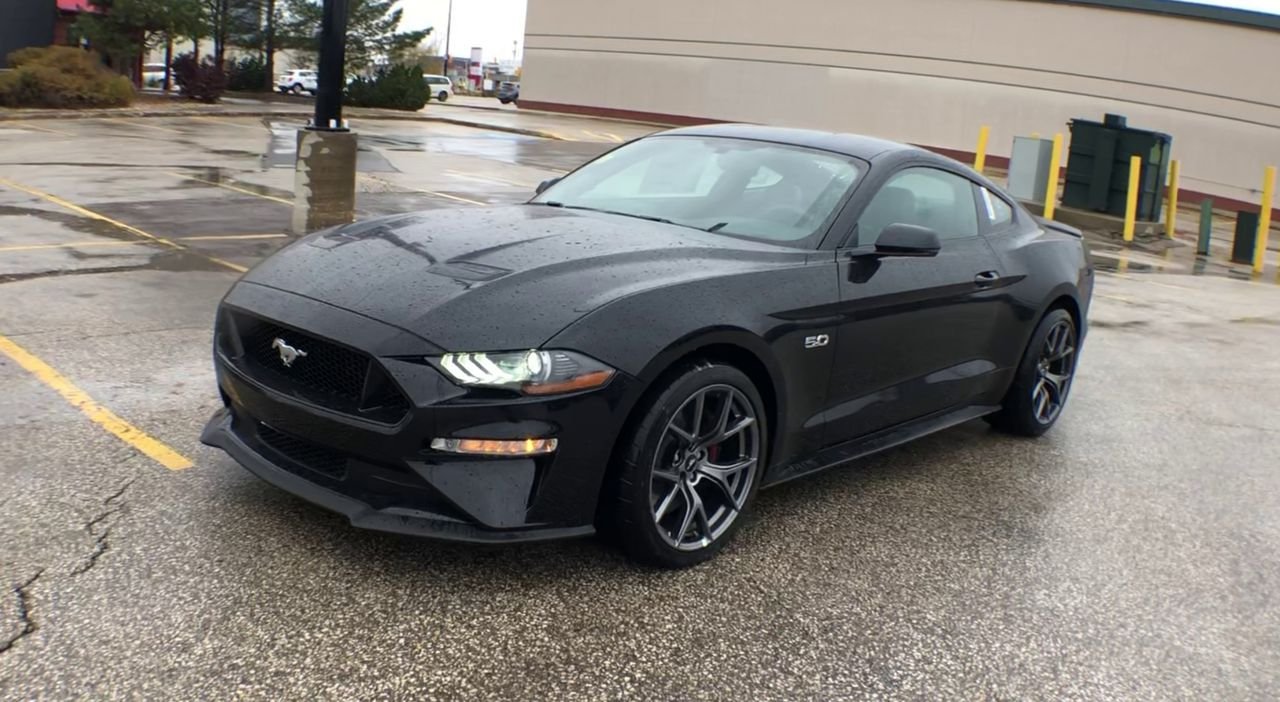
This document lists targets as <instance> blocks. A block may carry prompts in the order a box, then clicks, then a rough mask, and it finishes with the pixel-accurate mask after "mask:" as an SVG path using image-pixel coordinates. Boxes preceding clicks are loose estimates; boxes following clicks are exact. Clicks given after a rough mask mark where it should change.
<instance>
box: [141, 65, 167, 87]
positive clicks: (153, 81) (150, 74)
mask: <svg viewBox="0 0 1280 702" xmlns="http://www.w3.org/2000/svg"><path fill="white" fill-rule="evenodd" d="M142 85H143V87H145V88H160V87H163V86H164V64H163V63H148V64H144V65H143V66H142Z"/></svg>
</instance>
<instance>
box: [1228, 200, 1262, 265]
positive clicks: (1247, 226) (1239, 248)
mask: <svg viewBox="0 0 1280 702" xmlns="http://www.w3.org/2000/svg"><path fill="white" fill-rule="evenodd" d="M1257 241H1258V215H1257V214H1256V213H1253V212H1240V213H1237V214H1236V238H1235V240H1233V241H1232V242H1231V262H1232V263H1247V264H1250V265H1252V264H1253V247H1254V246H1255V245H1256V243H1257Z"/></svg>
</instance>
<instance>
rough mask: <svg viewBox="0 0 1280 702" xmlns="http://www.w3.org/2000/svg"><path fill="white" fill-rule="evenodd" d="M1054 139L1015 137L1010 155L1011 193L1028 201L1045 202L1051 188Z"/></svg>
mask: <svg viewBox="0 0 1280 702" xmlns="http://www.w3.org/2000/svg"><path fill="white" fill-rule="evenodd" d="M1051 158H1053V140H1052V139H1033V138H1031V137H1014V138H1013V154H1012V155H1011V156H1010V157H1009V194H1010V195H1012V196H1014V197H1016V198H1018V199H1019V200H1023V201H1026V202H1044V195H1045V192H1046V191H1047V190H1048V189H1049V159H1051Z"/></svg>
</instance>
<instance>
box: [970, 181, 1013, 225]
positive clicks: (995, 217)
mask: <svg viewBox="0 0 1280 702" xmlns="http://www.w3.org/2000/svg"><path fill="white" fill-rule="evenodd" d="M978 189H979V190H981V191H982V204H983V205H984V206H985V209H986V212H984V213H983V214H984V216H985V217H986V218H987V222H989V223H990V224H991V228H992V229H993V230H995V229H1003V228H1005V227H1006V226H1008V225H1009V224H1010V223H1011V222H1013V208H1012V207H1010V206H1009V203H1007V202H1005V201H1004V200H1002V199H1000V196H999V195H995V194H993V193H992V192H991V191H990V190H987V189H986V188H982V187H979V188H978Z"/></svg>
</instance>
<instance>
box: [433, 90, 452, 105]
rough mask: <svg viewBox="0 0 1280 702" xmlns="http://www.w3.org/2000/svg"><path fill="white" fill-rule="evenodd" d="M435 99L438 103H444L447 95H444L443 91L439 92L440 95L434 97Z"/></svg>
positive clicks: (447, 98)
mask: <svg viewBox="0 0 1280 702" xmlns="http://www.w3.org/2000/svg"><path fill="white" fill-rule="evenodd" d="M436 99H437V100H439V101H440V102H446V101H448V100H449V93H446V92H445V91H443V90H441V91H440V94H439V95H437V96H436Z"/></svg>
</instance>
